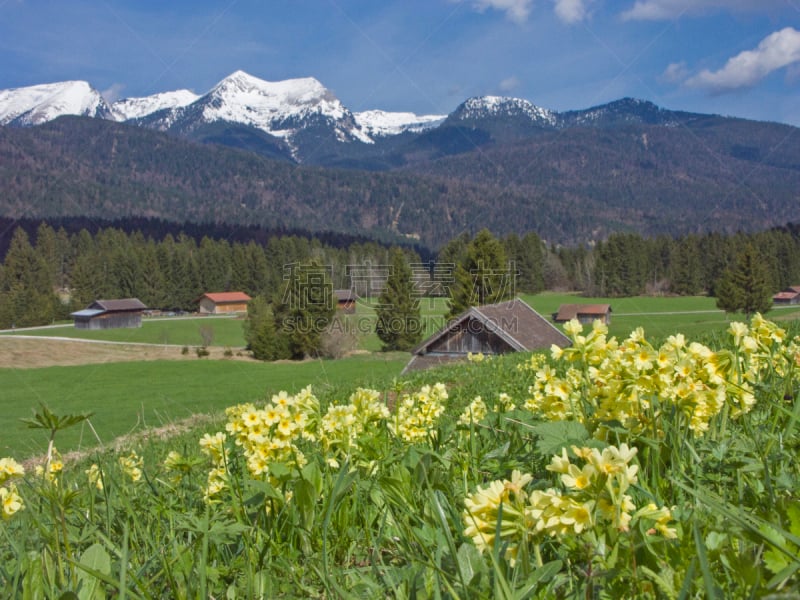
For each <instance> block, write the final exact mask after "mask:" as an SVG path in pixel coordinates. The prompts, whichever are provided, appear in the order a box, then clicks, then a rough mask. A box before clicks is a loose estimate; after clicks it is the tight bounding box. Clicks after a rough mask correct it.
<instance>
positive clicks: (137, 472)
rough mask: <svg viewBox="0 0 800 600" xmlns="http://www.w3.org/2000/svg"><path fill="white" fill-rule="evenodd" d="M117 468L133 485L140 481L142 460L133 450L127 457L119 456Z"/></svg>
mask: <svg viewBox="0 0 800 600" xmlns="http://www.w3.org/2000/svg"><path fill="white" fill-rule="evenodd" d="M118 461H119V466H120V468H122V472H123V473H125V475H127V476H128V477H129V478H130V480H131V481H133V482H134V483H135V482H137V481H140V480H141V479H142V465H143V463H144V460H143V459H142V457H140V456H139V455H138V454H136V452H135V451H134V450H131V451H130V453H129V454H128V456H120V457H119V459H118Z"/></svg>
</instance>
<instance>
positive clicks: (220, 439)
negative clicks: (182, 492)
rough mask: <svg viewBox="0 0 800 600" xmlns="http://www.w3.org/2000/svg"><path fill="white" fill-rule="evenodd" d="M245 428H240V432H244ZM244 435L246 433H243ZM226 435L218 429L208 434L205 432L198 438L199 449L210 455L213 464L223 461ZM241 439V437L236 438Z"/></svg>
mask: <svg viewBox="0 0 800 600" xmlns="http://www.w3.org/2000/svg"><path fill="white" fill-rule="evenodd" d="M245 431H246V430H245V429H244V428H242V432H243V433H244V432H245ZM245 437H246V433H245ZM226 439H227V436H226V435H225V434H224V433H222V432H221V431H218V432H217V433H215V434H213V435H210V434H208V433H206V434H205V435H203V437H202V438H200V451H201V452H202V453H203V454H205V455H206V456H208V457H210V458H211V460H212V461H213V462H214V464H222V463H223V462H225V458H226V454H225V440H226ZM238 440H241V437H240V438H238Z"/></svg>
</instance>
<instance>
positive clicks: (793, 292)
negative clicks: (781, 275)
mask: <svg viewBox="0 0 800 600" xmlns="http://www.w3.org/2000/svg"><path fill="white" fill-rule="evenodd" d="M772 303H773V304H783V305H786V304H800V285H792V286H789V287H788V288H786V289H785V290H781V291H780V292H778V293H777V294H775V295H774V296H773V297H772Z"/></svg>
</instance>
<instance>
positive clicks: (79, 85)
mask: <svg viewBox="0 0 800 600" xmlns="http://www.w3.org/2000/svg"><path fill="white" fill-rule="evenodd" d="M62 115H79V116H85V117H99V118H102V119H112V120H113V119H114V117H113V113H112V111H111V108H110V107H109V106H108V104H107V103H106V101H105V100H103V97H102V96H101V95H100V92H98V91H97V90H95V89H94V88H93V87H92V86H91V85H89V84H88V83H87V82H85V81H63V82H60V83H46V84H42V85H33V86H29V87H21V88H14V89H10V90H0V125H23V126H28V125H39V124H41V123H46V122H47V121H52V120H53V119H55V118H57V117H60V116H62Z"/></svg>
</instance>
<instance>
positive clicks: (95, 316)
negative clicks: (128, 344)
mask: <svg viewBox="0 0 800 600" xmlns="http://www.w3.org/2000/svg"><path fill="white" fill-rule="evenodd" d="M146 308H147V307H146V306H145V305H144V303H142V301H141V300H139V299H138V298H124V299H121V300H95V301H94V302H92V303H91V304H90V305H89V306H88V307H87V308H84V309H83V310H79V311H77V312H74V313H72V314H71V315H70V316H71V317H72V318H73V319H74V321H75V327H76V328H78V329H117V328H122V327H131V328H133V327H141V326H142V312H143V311H144V310H145V309H146Z"/></svg>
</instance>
